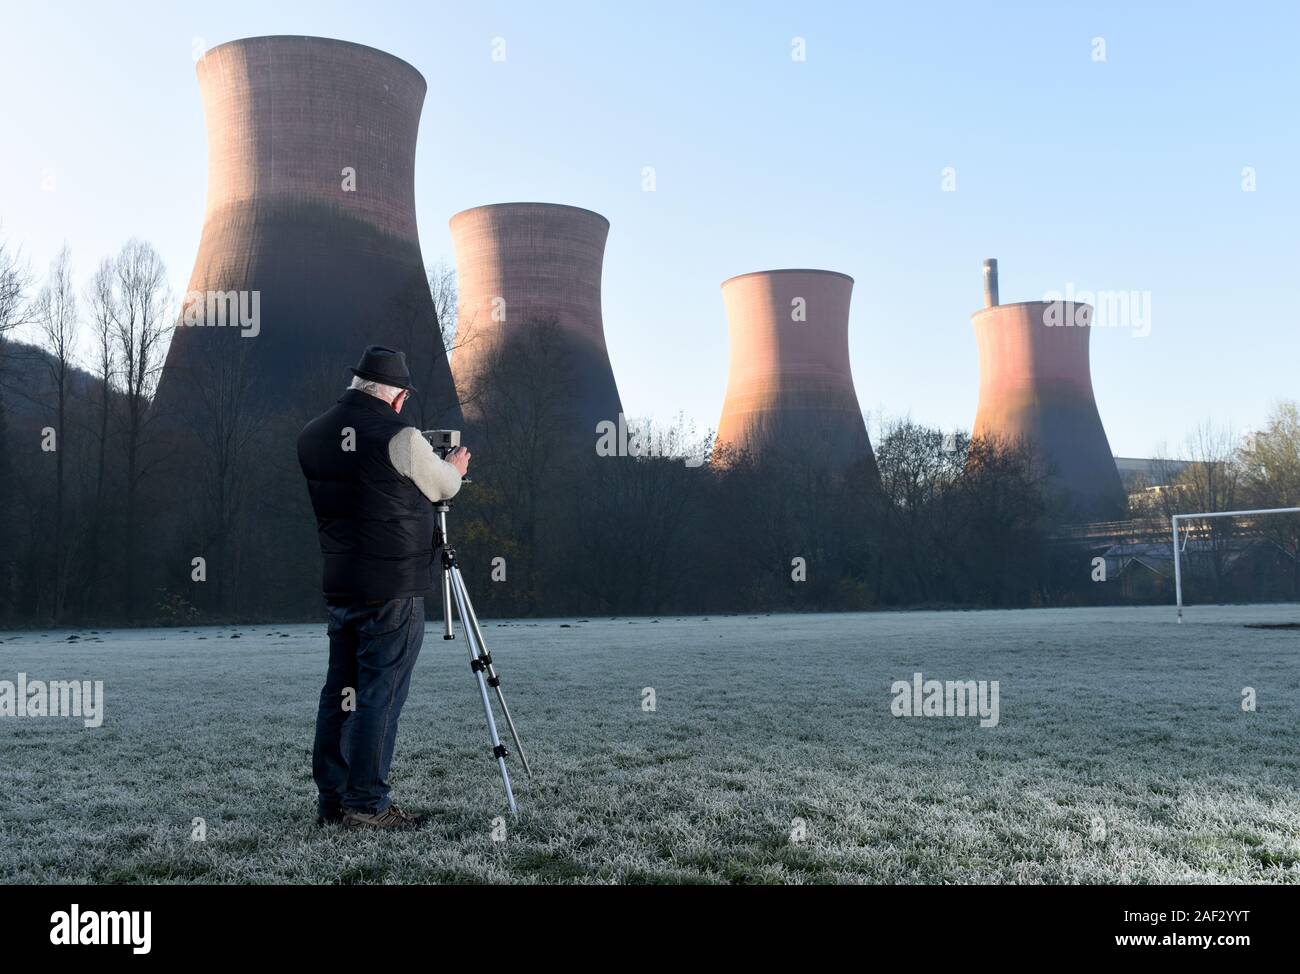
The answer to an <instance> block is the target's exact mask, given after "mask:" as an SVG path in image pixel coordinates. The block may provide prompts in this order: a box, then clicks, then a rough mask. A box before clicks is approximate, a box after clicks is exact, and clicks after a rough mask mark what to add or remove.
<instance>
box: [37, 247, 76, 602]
mask: <svg viewBox="0 0 1300 974" xmlns="http://www.w3.org/2000/svg"><path fill="white" fill-rule="evenodd" d="M35 318H36V324H37V327H38V329H39V333H40V338H41V342H42V345H43V346H44V349H45V351H46V352H47V353H48V354H47V356H46V357H45V358H44V362H45V365H46V367H47V369H48V370H49V374H50V383H51V385H52V386H53V389H54V585H53V591H52V599H51V609H52V613H53V617H54V621H55V622H58V621H59V620H60V619H61V618H62V616H63V607H64V602H65V600H66V597H67V576H68V564H69V561H70V558H71V555H70V553H69V547H70V546H69V545H68V544H67V543H66V542H67V539H66V536H65V531H64V511H65V506H66V505H65V502H64V497H65V494H66V489H65V484H66V468H65V464H64V457H65V455H66V454H67V442H66V441H67V431H68V394H69V380H70V379H71V377H72V373H73V370H74V369H75V365H74V364H73V359H74V357H75V355H76V344H77V293H76V290H75V289H74V287H73V285H72V252H71V251H70V250H69V249H68V247H67V245H66V244H65V245H64V246H63V248H62V249H61V250H60V251H59V253H58V255H57V256H56V257H55V258H54V262H53V263H52V264H51V265H50V276H49V279H48V281H47V282H46V284H45V286H44V287H42V288H41V290H40V293H39V294H38V295H37V296H36V305H35Z"/></svg>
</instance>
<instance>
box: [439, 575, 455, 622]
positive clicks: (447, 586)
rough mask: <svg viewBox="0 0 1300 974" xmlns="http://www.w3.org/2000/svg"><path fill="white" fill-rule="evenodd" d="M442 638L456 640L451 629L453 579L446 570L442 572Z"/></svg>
mask: <svg viewBox="0 0 1300 974" xmlns="http://www.w3.org/2000/svg"><path fill="white" fill-rule="evenodd" d="M442 638H443V639H455V638H456V633H455V632H453V631H452V628H451V579H450V577H448V574H447V569H445V568H444V569H443V570H442Z"/></svg>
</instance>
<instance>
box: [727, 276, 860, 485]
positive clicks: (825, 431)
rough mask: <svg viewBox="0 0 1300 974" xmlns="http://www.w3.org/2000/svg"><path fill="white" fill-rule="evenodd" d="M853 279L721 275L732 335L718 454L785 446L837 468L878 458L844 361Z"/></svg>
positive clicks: (847, 340) (838, 277) (729, 332)
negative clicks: (726, 278) (873, 450)
mask: <svg viewBox="0 0 1300 974" xmlns="http://www.w3.org/2000/svg"><path fill="white" fill-rule="evenodd" d="M852 293H853V278H851V277H849V276H848V275H846V274H839V273H836V272H834V271H821V270H774V271H756V272H755V273H752V274H741V275H740V276H739V277H733V278H730V279H729V280H726V281H724V282H723V283H722V297H723V301H724V303H725V304H726V309H727V330H728V334H729V335H730V339H731V370H730V374H729V376H728V379H727V396H726V400H725V402H724V403H723V405H722V418H721V419H720V420H719V422H718V433H717V443H716V446H715V450H716V451H717V452H716V454H715V455H717V456H718V457H719V459H721V460H723V461H725V459H726V456H727V453H728V452H729V451H732V450H738V451H766V450H777V451H789V450H792V449H798V450H799V451H801V455H804V456H810V457H812V458H814V459H820V460H824V461H826V462H827V463H828V464H829V465H830V466H832V467H834V468H837V469H845V468H847V467H849V466H852V465H854V464H856V463H864V464H865V465H866V468H867V469H868V470H869V471H870V474H871V475H872V476H875V475H876V461H875V456H874V455H873V453H872V450H871V441H870V440H869V439H868V437H867V427H866V424H865V423H864V422H863V419H862V410H861V409H860V408H859V406H858V396H857V393H856V392H855V391H854V388H853V374H852V372H851V371H850V369H849V300H850V297H851V295H852Z"/></svg>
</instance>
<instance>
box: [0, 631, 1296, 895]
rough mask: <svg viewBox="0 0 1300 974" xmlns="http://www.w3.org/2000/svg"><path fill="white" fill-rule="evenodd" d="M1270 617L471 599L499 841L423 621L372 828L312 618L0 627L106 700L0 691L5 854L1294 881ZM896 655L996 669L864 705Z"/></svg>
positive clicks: (909, 663) (54, 867)
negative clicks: (501, 747)
mask: <svg viewBox="0 0 1300 974" xmlns="http://www.w3.org/2000/svg"><path fill="white" fill-rule="evenodd" d="M1297 617H1300V608H1297V607H1294V606H1290V607H1252V608H1199V609H1197V610H1195V611H1194V612H1193V613H1192V614H1191V618H1190V620H1189V622H1188V624H1186V625H1184V626H1182V627H1178V626H1175V625H1173V624H1171V620H1170V612H1169V610H1167V609H1163V608H1141V609H1077V610H1046V611H1035V612H983V613H898V614H872V615H819V616H764V617H748V616H745V617H717V616H715V617H712V618H710V619H707V620H705V619H694V618H693V619H671V618H664V619H662V620H660V622H659V624H658V625H653V626H651V625H641V624H637V625H628V620H626V619H616V620H594V621H591V620H564V622H565V623H567V626H565V627H562V626H561V624H560V621H559V620H529V621H528V622H526V623H519V624H510V625H489V626H488V627H487V636H488V639H489V642H490V644H491V646H492V649H493V652H494V655H495V656H496V659H497V662H498V665H499V666H500V669H501V673H502V678H503V681H504V688H505V689H506V691H507V694H508V696H509V699H510V702H511V707H512V710H513V711H514V713H515V716H516V719H517V721H518V722H519V725H520V730H521V733H523V735H524V741H525V744H526V745H528V746H529V749H530V757H531V758H532V762H533V765H534V768H535V770H536V777H534V778H533V779H531V780H530V779H528V778H527V777H526V776H524V774H523V771H522V768H520V767H518V766H517V764H516V767H515V771H514V773H515V781H516V787H517V792H518V796H519V799H520V805H521V809H522V815H521V818H520V819H519V821H518V822H514V821H510V820H509V819H508V818H507V822H506V839H505V841H493V837H492V833H493V820H494V819H495V818H497V817H498V816H501V815H503V814H504V801H503V797H502V794H501V789H500V781H499V779H498V778H497V776H496V773H495V769H494V766H493V764H492V762H491V761H490V759H489V757H488V754H487V750H486V746H485V744H486V735H485V730H484V726H483V715H482V710H481V705H480V703H479V701H478V698H477V692H476V690H475V688H474V685H473V683H472V682H471V677H470V673H469V668H468V666H467V665H466V660H465V653H464V646H463V644H462V643H460V642H454V643H445V642H443V641H442V640H441V639H440V638H439V633H438V627H437V626H436V625H432V626H431V627H430V631H429V635H428V638H426V641H425V644H424V650H423V653H422V658H421V661H420V665H419V666H418V668H417V669H416V673H415V677H414V680H413V684H412V691H411V698H410V701H409V702H408V704H407V708H406V710H405V712H404V713H403V716H402V727H401V732H400V735H399V739H398V749H397V759H396V763H395V767H394V772H393V776H392V777H393V785H394V795H395V797H396V798H397V800H398V801H400V802H401V803H402V804H404V805H406V806H407V807H411V808H415V809H421V810H427V811H429V812H431V813H432V817H433V822H432V825H431V826H430V827H428V828H427V829H425V830H424V831H422V832H419V833H414V834H407V835H384V836H375V835H358V834H354V833H347V832H344V831H342V830H340V829H337V828H328V829H318V828H316V827H315V826H314V825H313V823H312V818H313V813H314V795H313V788H312V783H311V777H310V748H311V736H312V727H313V720H314V716H315V708H316V698H317V693H318V692H319V689H320V684H321V682H322V679H323V676H324V667H325V640H324V635H323V631H322V629H321V628H320V627H315V626H298V627H290V628H289V629H288V630H287V631H288V632H289V636H288V637H287V638H285V637H284V636H282V635H281V634H282V632H284V631H285V627H271V630H270V631H267V627H246V628H242V629H240V630H232V629H229V628H219V629H207V630H203V629H200V630H191V631H188V632H178V631H176V630H133V631H125V632H116V633H101V634H99V637H98V639H97V641H94V640H74V641H68V640H67V638H66V637H67V635H68V634H67V633H63V632H59V633H44V634H42V633H31V632H24V633H8V634H6V636H5V643H4V646H3V650H2V651H0V660H3V670H0V679H10V680H12V679H13V678H14V676H15V674H16V673H17V672H19V671H22V672H26V673H28V674H29V675H31V676H32V677H33V678H38V677H40V678H59V679H62V678H74V677H75V678H88V679H103V680H104V683H105V698H106V717H105V723H104V726H103V727H101V728H98V729H94V730H88V729H85V728H83V727H82V726H81V724H80V722H79V721H71V720H36V719H5V720H3V721H0V752H2V753H3V763H4V769H5V773H6V787H5V788H3V789H0V880H2V881H5V882H39V883H52V882H74V883H76V882H114V883H118V882H127V883H130V882H140V883H157V882H163V883H167V882H207V883H213V882H215V883H250V882H288V883H298V882H302V883H306V882H313V883H319V882H324V883H381V882H543V883H569V882H583V883H610V882H647V883H679V882H705V883H778V882H792V883H822V882H850V883H856V882H869V883H884V882H889V883H897V882H926V883H939V882H943V883H949V882H955V883H975V882H979V883H982V882H1025V883H1058V882H1069V883H1130V882H1135V883H1179V882H1295V881H1298V880H1300V841H1297V836H1298V835H1300V794H1298V791H1297V788H1298V785H1300V775H1298V774H1297V770H1298V768H1297V764H1298V763H1300V757H1298V756H1297V755H1298V751H1297V743H1298V741H1297V738H1298V737H1300V720H1298V719H1297V718H1300V681H1298V680H1297V677H1296V672H1297V663H1298V662H1300V638H1297V636H1296V635H1295V633H1294V631H1288V630H1285V629H1272V630H1267V629H1247V628H1245V623H1247V622H1276V621H1278V620H1282V621H1291V620H1295V619H1296V618H1297ZM635 621H636V622H638V623H641V622H647V623H648V622H649V621H650V620H635ZM235 632H238V633H239V635H240V636H241V638H240V639H238V640H233V641H232V640H231V639H230V637H231V636H232V635H234V634H235ZM917 671H920V672H923V673H924V674H925V675H926V677H927V678H929V677H933V678H936V679H960V680H967V679H970V680H998V681H1000V686H1001V722H1000V724H999V726H998V727H996V728H987V729H981V728H980V727H979V726H978V721H976V720H967V719H960V718H954V719H947V718H943V719H940V718H929V719H919V718H895V717H893V716H891V714H890V707H889V704H890V701H891V696H890V693H889V689H890V685H891V683H892V682H893V681H895V680H900V679H901V680H907V679H910V678H911V675H912V674H913V673H914V672H917ZM1247 686H1250V687H1254V688H1255V689H1256V692H1257V694H1258V710H1257V711H1256V712H1254V713H1249V712H1243V711H1242V709H1241V691H1242V688H1243V687H1247ZM647 687H652V688H654V696H655V708H654V711H653V712H646V711H645V710H643V709H642V700H643V690H644V689H645V688H647ZM195 818H202V819H203V820H204V823H205V825H206V837H205V839H204V841H192V838H191V836H192V834H193V833H192V824H191V823H192V822H193V820H194V819H195ZM796 823H799V824H798V825H796Z"/></svg>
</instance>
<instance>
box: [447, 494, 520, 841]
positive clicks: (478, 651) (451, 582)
mask: <svg viewBox="0 0 1300 974" xmlns="http://www.w3.org/2000/svg"><path fill="white" fill-rule="evenodd" d="M433 509H434V511H435V512H436V513H437V515H438V536H437V537H436V538H435V539H434V542H435V544H439V545H441V546H442V620H443V627H444V628H443V635H442V638H443V639H455V638H456V633H455V632H453V631H452V628H451V603H452V600H453V599H454V600H455V602H456V615H457V616H458V617H459V618H460V625H461V628H462V629H464V630H465V642H466V643H468V644H469V668H470V670H471V671H472V672H473V673H474V678H475V679H476V680H477V681H478V689H479V693H480V694H481V695H482V697H483V713H484V715H485V716H486V717H487V725H488V736H489V737H490V738H491V739H492V756H493V757H495V758H496V761H497V766H498V767H499V768H500V769H501V780H502V782H504V783H505V786H506V800H507V801H508V802H509V803H510V813H511V814H512V815H515V816H518V815H519V810H518V809H517V808H516V807H515V793H514V790H513V789H512V788H511V787H510V771H509V769H508V768H507V767H506V755H507V754H509V753H510V752H509V751H507V750H506V748H505V745H504V744H502V743H501V737H500V735H499V734H497V722H496V718H495V717H494V716H493V714H492V701H491V700H490V699H489V697H488V687H491V688H492V689H493V690H495V691H496V697H497V703H499V704H500V705H501V713H502V715H503V716H504V717H505V719H506V726H507V727H509V728H510V736H511V737H512V738H514V742H515V749H516V750H517V751H518V752H519V760H520V761H522V762H523V765H524V771H526V772H527V773H528V775H529V777H532V774H533V769H532V768H530V767H529V766H528V756H527V755H526V754H524V745H523V742H522V741H520V740H519V731H517V730H516V729H515V721H514V718H513V717H511V716H510V708H509V707H507V706H506V698H505V695H504V694H502V692H501V679H500V677H498V676H497V671H496V668H495V667H494V666H493V665H492V654H491V653H489V652H488V648H487V643H486V642H485V641H484V640H483V630H482V629H480V628H479V624H478V616H477V615H476V614H475V612H474V604H473V603H472V602H471V601H470V598H469V591H468V589H466V588H465V579H464V578H463V577H462V576H461V573H460V565H459V564H457V562H456V552H455V550H454V549H453V548H452V547H451V544H450V543H449V541H448V538H447V512H448V511H449V510H451V502H450V501H438V502H437V503H436V504H434V505H433ZM485 674H486V675H485Z"/></svg>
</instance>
